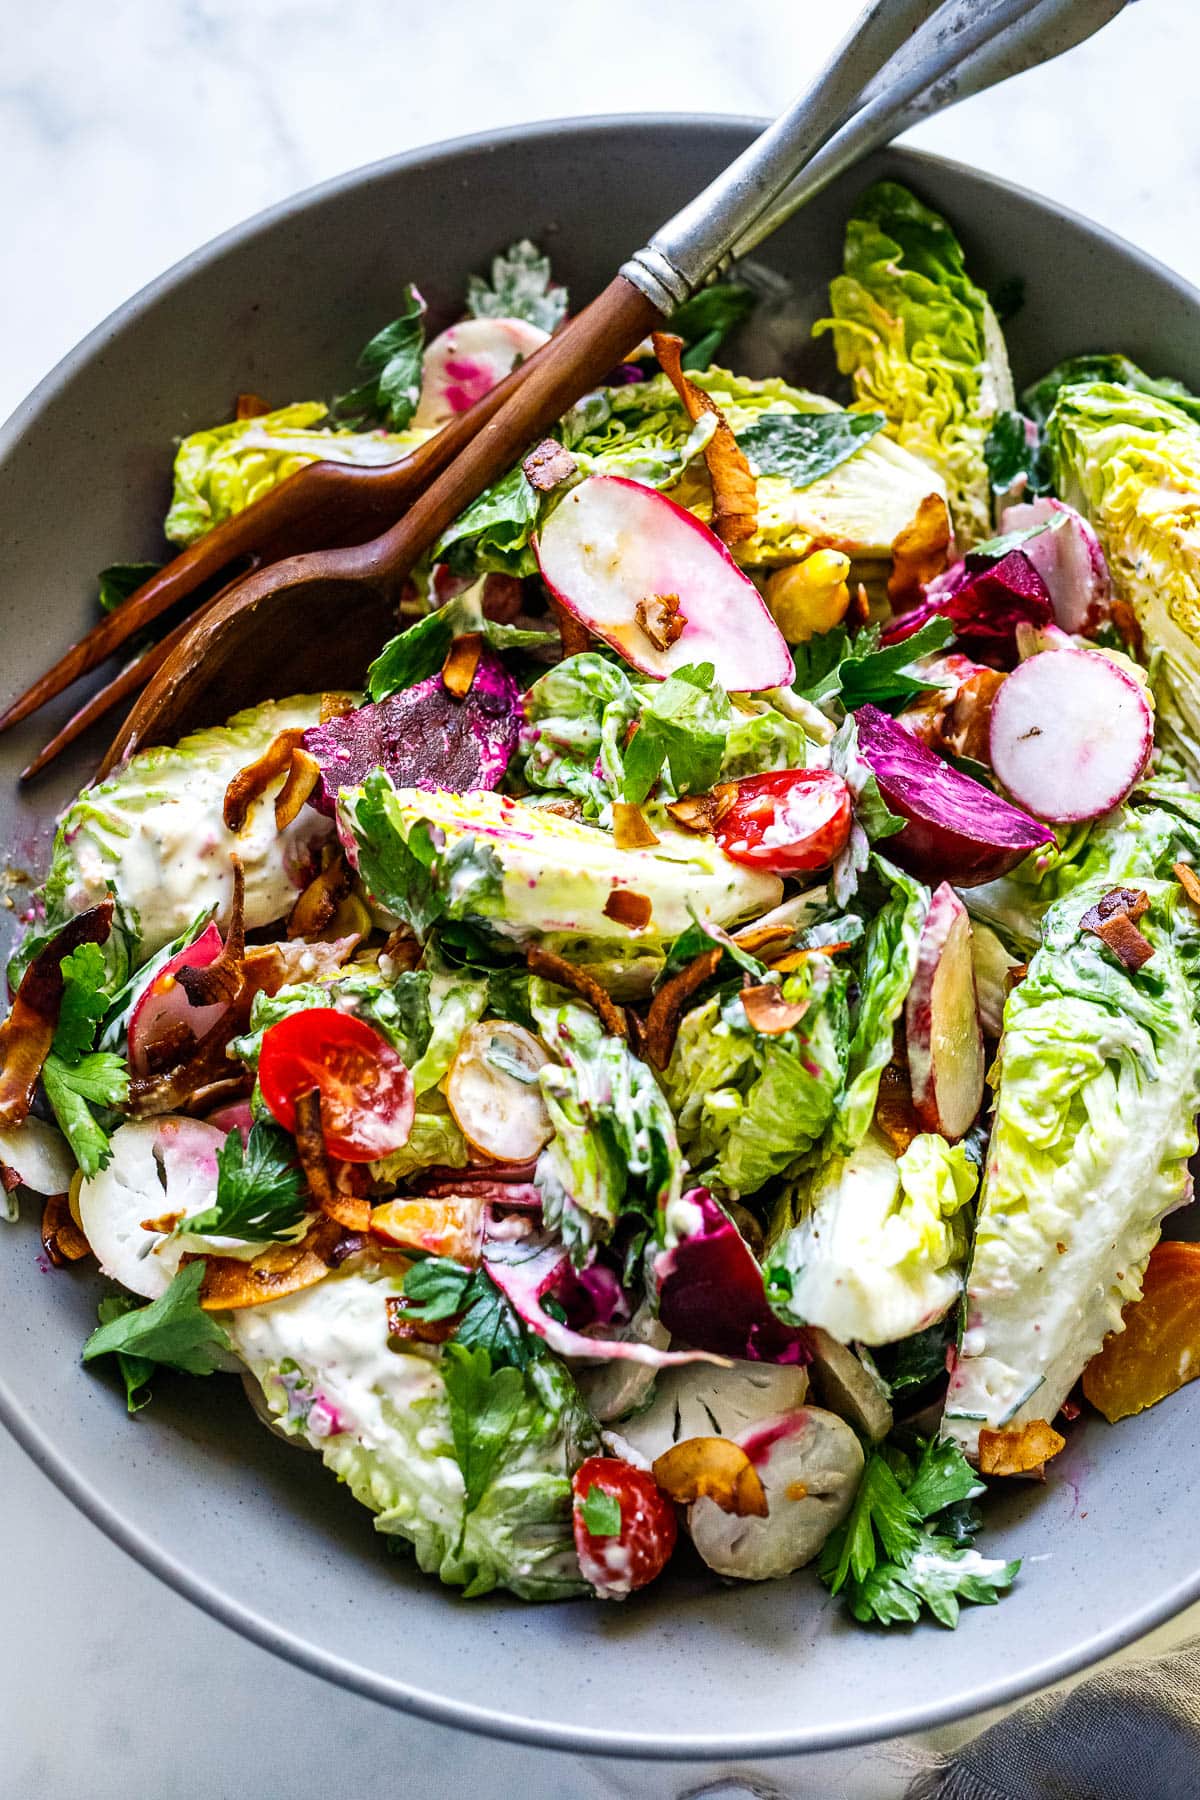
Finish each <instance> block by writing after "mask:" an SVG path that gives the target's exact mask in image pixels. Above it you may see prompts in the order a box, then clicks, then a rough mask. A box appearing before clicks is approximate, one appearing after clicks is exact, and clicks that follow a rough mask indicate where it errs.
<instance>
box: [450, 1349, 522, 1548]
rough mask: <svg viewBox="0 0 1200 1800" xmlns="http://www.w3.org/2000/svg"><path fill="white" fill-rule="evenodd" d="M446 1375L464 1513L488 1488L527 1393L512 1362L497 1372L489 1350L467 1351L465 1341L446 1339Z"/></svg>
mask: <svg viewBox="0 0 1200 1800" xmlns="http://www.w3.org/2000/svg"><path fill="white" fill-rule="evenodd" d="M442 1375H443V1379H444V1381H445V1384H446V1399H447V1401H448V1403H449V1407H450V1434H451V1436H452V1437H453V1439H454V1455H455V1457H456V1459H457V1461H458V1466H459V1468H460V1469H461V1471H462V1478H463V1486H464V1488H465V1489H466V1504H465V1508H464V1518H465V1514H466V1513H470V1512H474V1510H475V1508H476V1507H477V1506H478V1505H479V1502H480V1501H481V1500H482V1499H483V1496H484V1494H485V1493H486V1492H487V1488H488V1483H489V1482H490V1481H491V1479H492V1471H493V1470H494V1469H495V1467H496V1464H497V1462H498V1461H499V1458H500V1452H501V1451H502V1450H503V1448H504V1446H505V1444H506V1443H507V1441H508V1438H509V1435H510V1433H511V1431H512V1428H513V1426H514V1425H515V1424H516V1420H517V1414H518V1412H519V1411H520V1409H521V1402H522V1400H523V1399H524V1397H525V1379H524V1376H523V1375H522V1374H521V1371H520V1370H519V1369H514V1368H512V1367H511V1366H508V1367H506V1368H503V1369H496V1370H494V1371H493V1369H492V1359H491V1357H490V1356H489V1355H488V1353H487V1351H486V1350H467V1349H464V1347H463V1346H462V1345H461V1344H447V1346H446V1348H445V1351H444V1352H443V1356H442Z"/></svg>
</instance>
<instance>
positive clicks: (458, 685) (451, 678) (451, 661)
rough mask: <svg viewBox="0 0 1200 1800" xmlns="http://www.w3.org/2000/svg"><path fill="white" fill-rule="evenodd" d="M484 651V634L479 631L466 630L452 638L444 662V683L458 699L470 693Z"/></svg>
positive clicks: (447, 689)
mask: <svg viewBox="0 0 1200 1800" xmlns="http://www.w3.org/2000/svg"><path fill="white" fill-rule="evenodd" d="M482 653H483V636H482V634H481V633H480V632H478V631H464V632H462V633H461V634H460V635H459V636H458V637H456V638H452V639H451V640H450V648H449V649H448V650H447V652H446V660H445V662H444V663H443V664H442V684H443V686H444V687H445V689H446V692H447V693H448V694H453V695H454V698H455V699H456V700H465V699H466V697H467V695H468V694H469V693H470V691H471V683H472V682H473V681H474V679H475V671H476V669H477V668H478V667H479V658H480V656H481V655H482Z"/></svg>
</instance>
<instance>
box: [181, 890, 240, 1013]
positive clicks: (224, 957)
mask: <svg viewBox="0 0 1200 1800" xmlns="http://www.w3.org/2000/svg"><path fill="white" fill-rule="evenodd" d="M230 861H231V862H232V864H233V900H232V902H231V904H230V908H229V929H228V931H227V932H226V933H225V942H224V944H223V945H222V948H221V954H220V956H218V957H217V959H216V961H215V962H210V963H204V964H202V965H199V966H194V967H190V968H189V967H183V968H179V969H177V970H176V971H175V979H176V981H177V982H178V983H179V985H180V987H181V988H182V989H183V991H184V993H185V994H186V995H187V997H188V1000H189V1002H190V1003H191V1005H193V1006H216V1005H218V1004H220V1003H222V1002H228V1001H232V1000H236V999H237V997H238V995H239V994H240V993H241V991H242V985H243V983H244V982H245V979H246V974H245V961H246V877H245V874H244V873H243V871H242V859H241V857H240V856H232V857H230Z"/></svg>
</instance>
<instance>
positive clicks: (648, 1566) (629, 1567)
mask: <svg viewBox="0 0 1200 1800" xmlns="http://www.w3.org/2000/svg"><path fill="white" fill-rule="evenodd" d="M571 1486H572V1490H573V1492H574V1495H575V1549H576V1551H577V1552H578V1555H579V1568H580V1571H581V1573H582V1575H583V1578H584V1580H585V1581H590V1582H591V1584H592V1586H593V1587H594V1588H595V1590H596V1592H597V1594H599V1596H600V1598H601V1599H602V1600H624V1599H625V1597H626V1595H627V1594H631V1593H632V1592H633V1590H634V1588H641V1587H645V1586H646V1583H647V1582H649V1581H653V1580H654V1577H655V1576H656V1575H661V1574H662V1572H663V1569H664V1568H665V1567H666V1565H667V1563H668V1561H669V1560H670V1556H671V1552H672V1550H674V1548H675V1537H676V1530H677V1527H676V1524H675V1509H674V1507H673V1506H672V1505H671V1502H670V1501H669V1500H668V1499H667V1497H666V1495H665V1494H664V1493H663V1491H662V1489H661V1488H660V1487H659V1485H658V1483H657V1482H656V1481H655V1479H654V1477H653V1475H651V1474H650V1473H649V1472H648V1471H647V1470H645V1469H635V1468H634V1466H633V1464H632V1463H627V1462H621V1461H620V1460H619V1459H618V1458H617V1457H615V1456H589V1457H588V1459H587V1461H586V1462H584V1463H580V1465H579V1467H578V1468H577V1469H576V1471H575V1479H574V1481H573V1482H572V1484H571ZM593 1488H599V1490H600V1492H601V1493H602V1494H605V1495H607V1496H608V1497H609V1498H610V1499H613V1500H615V1501H616V1502H617V1504H618V1506H619V1507H620V1509H621V1529H620V1530H619V1531H618V1532H615V1533H613V1534H612V1535H611V1536H610V1535H608V1534H607V1533H606V1534H600V1533H597V1534H595V1535H593V1533H592V1532H591V1531H589V1530H588V1527H587V1524H586V1522H585V1519H584V1507H585V1505H586V1504H587V1498H588V1495H589V1494H590V1493H591V1491H592V1489H593Z"/></svg>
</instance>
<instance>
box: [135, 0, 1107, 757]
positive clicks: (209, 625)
mask: <svg viewBox="0 0 1200 1800" xmlns="http://www.w3.org/2000/svg"><path fill="white" fill-rule="evenodd" d="M1061 4H1062V0H982V4H981V3H980V0H944V3H943V4H942V5H940V6H936V5H934V4H933V0H874V4H872V5H871V6H869V7H868V8H867V10H866V12H865V13H864V14H863V16H862V18H861V20H860V21H859V23H858V25H857V27H856V28H855V30H854V31H853V32H852V33H851V35H850V37H849V38H848V39H847V40H846V42H845V43H844V44H843V45H842V46H841V47H840V48H839V49H838V50H837V51H836V52H835V53H834V56H833V57H832V58H831V60H830V62H829V64H828V65H827V66H826V68H825V69H824V70H823V71H822V72H821V74H820V76H819V77H818V78H817V80H816V82H815V83H814V85H813V86H812V88H810V89H809V91H808V92H807V93H806V94H805V95H804V96H803V97H802V98H801V99H800V100H799V101H797V102H796V104H795V105H794V106H792V107H791V108H790V109H789V110H788V112H786V113H785V114H783V115H782V116H781V118H780V119H778V120H777V121H776V122H775V123H774V124H773V125H772V126H770V127H769V128H768V129H767V130H766V131H765V132H764V133H763V134H762V135H761V136H760V137H759V138H758V139H757V140H756V141H755V142H754V144H752V145H751V146H750V147H749V149H748V150H747V151H745V152H744V153H743V154H742V155H741V156H740V157H738V158H737V159H736V160H735V161H734V162H733V163H732V164H731V165H730V167H729V168H728V169H727V170H726V171H724V173H723V174H722V175H721V176H719V177H718V178H717V179H716V180H715V181H714V182H713V183H711V184H710V186H709V187H708V188H707V189H705V190H704V192H703V193H702V194H701V195H700V196H698V197H697V199H696V200H694V201H692V202H691V203H690V204H689V205H688V206H687V207H685V208H684V209H683V210H682V211H681V212H680V213H679V214H677V215H676V217H675V218H674V219H672V220H671V221H670V222H669V223H668V224H667V225H666V226H664V227H663V228H662V229H661V230H660V231H659V232H658V233H656V234H655V236H654V237H653V238H652V239H651V240H650V242H649V244H648V245H647V246H646V247H645V248H644V249H643V250H641V251H639V252H638V253H637V254H636V255H635V256H634V257H633V258H632V259H631V260H630V261H629V262H627V263H626V264H625V265H623V267H622V269H621V271H620V273H619V274H618V275H617V276H616V278H615V279H614V280H613V281H612V282H611V283H610V284H609V286H608V287H607V288H606V289H605V290H604V292H603V293H602V294H601V295H600V296H599V298H598V299H597V300H595V301H593V302H592V304H591V305H590V306H589V307H587V308H586V309H585V310H584V311H583V312H582V313H580V314H579V315H578V316H577V317H576V318H575V319H573V320H572V321H571V323H570V324H569V325H568V326H567V327H566V328H565V329H564V330H563V331H562V332H560V333H559V334H558V335H557V336H556V337H555V338H553V339H552V340H551V341H550V342H549V343H548V344H546V345H544V346H543V347H542V349H541V350H540V351H539V352H538V353H537V354H536V356H534V357H531V358H530V359H529V362H528V363H527V364H526V365H525V366H524V367H522V368H521V369H520V370H518V371H516V372H515V374H514V375H513V376H510V377H509V380H508V383H507V384H505V387H504V388H503V389H502V390H500V389H498V390H496V394H495V396H489V398H491V399H493V405H492V406H491V407H487V406H486V405H485V406H484V407H483V408H482V409H480V412H473V413H471V414H469V415H465V416H464V419H463V420H462V421H459V422H456V424H457V426H458V427H459V428H460V429H458V430H456V428H455V427H451V428H450V431H454V432H455V438H454V441H453V443H452V444H451V445H450V446H447V445H445V444H443V454H442V455H440V456H438V457H437V458H436V461H437V462H438V463H439V464H441V465H442V467H441V472H440V473H439V474H437V476H436V478H435V479H434V480H433V481H432V483H431V484H430V485H429V486H428V487H426V488H425V489H424V491H423V492H422V493H420V494H419V496H418V497H417V498H416V499H415V500H414V501H413V503H412V504H411V506H410V508H409V511H408V513H407V514H406V516H405V517H404V518H403V519H401V521H400V522H399V523H398V524H396V525H394V526H392V528H391V529H390V530H389V531H387V532H385V533H384V534H383V536H381V537H379V538H376V539H373V540H371V541H369V542H366V543H358V544H353V545H351V546H349V547H343V548H340V549H325V550H319V551H317V552H315V553H308V554H303V555H299V556H293V557H289V558H287V559H286V560H284V561H282V562H279V563H276V564H273V565H271V566H269V567H264V568H259V569H256V570H255V571H254V572H252V573H251V574H250V575H249V576H247V577H246V578H245V579H243V580H241V581H239V582H236V583H235V584H234V586H233V587H232V588H231V589H230V590H229V591H227V592H226V593H224V594H222V595H220V596H219V597H218V598H217V599H216V600H215V601H212V602H211V603H209V604H208V605H207V606H206V608H205V609H204V611H203V613H202V614H201V616H200V617H199V619H198V620H197V622H196V623H195V624H194V626H193V627H192V629H191V630H190V631H189V632H188V633H187V634H186V635H185V636H184V637H183V639H182V641H181V642H179V643H177V644H176V645H175V646H174V648H173V649H172V650H171V652H170V654H168V655H167V656H166V657H165V659H164V660H163V661H162V663H161V666H160V667H159V668H158V669H157V670H156V672H155V673H154V674H153V675H152V677H151V679H150V682H149V685H148V686H147V688H146V690H145V692H144V693H143V694H142V696H141V698H140V699H139V701H138V702H137V704H136V705H135V707H134V709H133V712H132V713H131V715H130V717H129V719H128V720H127V721H126V723H125V725H124V727H123V728H122V730H121V732H120V733H119V734H118V736H117V738H116V740H115V741H114V743H113V745H112V747H111V749H110V751H109V753H108V756H107V758H106V759H105V763H104V769H105V770H108V769H110V768H112V767H113V766H114V764H116V763H117V762H119V761H121V760H123V759H124V758H125V757H127V756H128V755H130V754H131V753H132V752H133V751H134V750H136V749H138V748H140V747H141V746H143V745H146V744H151V743H160V742H164V741H171V740H173V739H174V738H176V737H177V736H179V735H180V733H181V732H183V731H185V730H187V729H190V728H191V727H193V726H195V725H197V724H200V723H203V722H209V721H211V720H212V719H214V718H217V717H223V716H225V715H226V714H227V713H228V712H230V711H232V710H234V709H236V708H237V707H238V706H241V705H245V704H248V703H252V702H253V701H256V700H258V699H261V698H262V697H263V696H264V694H266V693H278V692H282V691H285V690H289V691H295V690H297V689H298V688H303V687H317V686H323V687H333V686H342V685H353V684H355V683H357V682H358V681H360V680H361V676H362V670H363V668H364V666H365V664H366V662H368V661H369V660H370V659H371V657H372V656H373V655H374V654H375V652H376V651H377V650H378V649H379V647H380V646H381V644H382V643H383V642H384V641H385V639H386V637H387V636H388V635H389V634H390V632H391V631H392V629H393V628H394V622H395V611H396V606H397V603H398V600H399V594H400V590H401V588H402V586H403V583H404V581H405V578H406V577H407V575H408V573H409V571H410V570H411V568H412V566H413V564H414V563H415V562H416V561H417V559H418V558H419V557H420V556H421V555H422V554H423V553H424V552H425V551H426V550H428V549H429V547H430V546H431V545H432V544H433V543H434V542H435V541H436V539H437V537H438V536H439V535H440V533H441V532H442V531H443V530H444V529H445V528H446V527H447V526H448V525H449V524H450V523H451V522H452V521H453V519H455V518H456V517H457V516H458V515H459V513H461V512H462V510H463V509H464V507H465V506H467V505H469V504H470V502H471V501H472V500H473V499H475V498H476V497H477V495H478V494H480V493H481V492H482V491H483V490H484V488H486V487H487V486H488V485H489V484H490V483H491V482H492V481H494V480H495V479H496V478H497V477H498V476H499V475H501V474H502V473H503V472H504V471H505V470H507V469H508V468H509V467H511V466H512V465H513V464H514V463H515V462H516V461H517V460H518V458H519V457H520V455H521V453H522V452H523V451H524V450H525V449H527V448H528V447H529V445H530V444H531V443H532V442H533V441H534V440H535V439H536V438H537V437H538V436H540V435H542V434H544V433H545V431H546V430H547V429H548V428H549V427H550V426H551V425H552V424H554V422H555V421H556V420H557V419H558V418H560V417H561V415H562V414H563V413H564V412H565V411H566V410H567V409H568V408H569V407H570V406H571V405H573V404H574V403H575V401H577V400H578V399H579V398H580V397H581V395H583V394H584V393H586V392H587V391H588V390H589V389H590V388H592V387H594V386H595V385H596V384H597V383H598V382H599V381H600V380H601V379H602V378H603V376H604V375H605V374H606V373H607V372H608V371H609V370H611V369H612V368H613V367H614V366H615V365H616V364H617V363H619V362H621V361H623V360H624V359H625V357H626V356H628V355H629V354H630V352H631V351H632V350H633V349H634V348H636V346H637V345H638V344H639V343H640V342H641V340H642V339H643V338H644V337H645V336H646V334H647V332H648V331H650V330H652V329H654V328H656V327H657V326H658V325H660V324H661V323H662V322H663V320H664V319H665V318H666V317H667V316H668V315H669V314H670V312H671V310H672V309H673V308H674V307H675V306H677V305H678V304H680V303H681V302H682V301H683V300H685V299H686V298H688V297H689V295H690V294H691V293H693V292H694V291H695V290H696V288H697V287H698V286H700V285H702V283H703V281H704V280H705V279H706V278H707V276H708V275H709V274H710V273H711V271H712V270H713V269H715V268H717V267H718V266H720V265H721V263H722V262H723V261H724V260H725V259H726V258H727V257H728V256H729V254H730V253H731V251H732V250H733V249H734V248H735V247H736V246H737V245H739V244H740V243H742V242H744V241H745V239H746V236H747V234H748V233H749V232H751V231H752V229H753V227H754V225H755V222H756V221H758V220H760V219H762V218H764V217H766V216H769V217H770V218H771V222H772V226H774V225H777V224H778V223H780V222H782V217H783V216H784V214H785V212H787V211H789V210H791V208H790V207H789V205H788V200H790V199H791V198H792V196H793V195H794V196H795V199H794V204H796V205H798V204H800V203H801V201H802V200H803V199H804V198H806V197H807V193H806V192H805V191H804V190H803V184H802V183H800V184H799V185H797V183H796V177H797V175H798V173H799V172H800V171H802V170H803V169H804V168H805V166H806V165H808V164H810V163H811V162H812V161H813V160H814V158H816V156H817V153H818V152H819V151H820V150H821V148H822V146H827V147H828V148H827V151H826V157H827V160H829V159H830V158H831V159H832V161H830V165H829V166H830V167H831V168H832V167H833V165H834V164H836V167H838V168H841V167H844V166H846V164H847V163H848V162H849V161H851V160H853V158H854V157H855V156H856V155H861V154H864V153H865V151H866V150H868V149H870V148H873V147H875V145H877V144H878V143H879V142H881V141H885V140H886V138H887V137H888V136H889V135H890V133H891V131H893V130H894V129H896V128H898V125H899V124H901V123H903V122H905V115H906V112H908V111H910V110H911V109H912V108H913V107H914V105H920V107H921V110H922V111H924V112H928V111H930V110H933V107H932V105H931V103H930V101H929V99H928V96H929V95H930V94H931V93H934V92H936V87H935V84H937V83H939V82H942V83H946V82H947V78H956V77H957V75H958V73H959V71H960V70H961V68H962V66H963V63H964V60H965V61H967V62H968V63H969V62H970V60H971V59H973V58H977V57H979V56H980V55H981V53H985V52H987V50H988V47H989V46H992V45H994V44H995V43H997V42H998V41H1000V40H1003V41H1004V43H1005V46H1006V57H1005V59H1004V70H1003V72H1004V73H1007V72H1009V70H1011V69H1012V68H1013V67H1015V66H1018V63H1019V64H1020V66H1029V62H1030V61H1031V60H1039V61H1040V60H1042V59H1043V57H1044V56H1048V55H1051V54H1057V52H1058V51H1059V50H1060V49H1061V48H1062V47H1063V44H1062V42H1061V41H1057V42H1056V41H1055V40H1054V37H1053V34H1048V33H1043V32H1041V31H1040V30H1039V19H1040V20H1041V23H1042V24H1043V25H1044V24H1045V21H1046V18H1047V17H1048V16H1054V17H1057V16H1058V14H1059V13H1060V12H1061ZM1122 4H1124V0H1082V5H1080V3H1079V0H1074V16H1075V17H1076V18H1078V16H1079V14H1080V13H1086V14H1087V16H1088V20H1089V23H1090V28H1091V29H1093V30H1094V29H1096V28H1097V27H1098V26H1099V25H1100V24H1101V23H1103V22H1104V20H1105V19H1106V18H1108V17H1111V16H1112V14H1113V13H1114V12H1115V11H1117V10H1120V7H1121V5H1122ZM922 28H923V29H922ZM1082 35H1086V33H1085V32H1084V31H1083V30H1079V29H1077V30H1076V31H1075V32H1074V33H1073V41H1078V38H1079V37H1080V36H1082ZM1043 45H1044V47H1041V46H1043ZM1017 47H1019V49H1020V56H1018V55H1017V54H1016V48H1017ZM1022 59H1023V60H1022ZM991 66H992V67H994V68H998V65H997V63H996V60H995V56H994V53H993V60H992V65H991ZM960 85H961V84H960V83H959V82H958V81H957V79H951V80H950V81H949V83H948V86H947V98H951V97H957V94H958V92H959V91H960ZM789 188H790V189H791V192H790V193H789V194H788V199H787V200H785V199H784V198H783V196H784V195H785V192H787V190H789ZM482 413H486V415H487V416H486V417H483V416H481V414H482ZM468 428H469V429H470V430H471V432H472V433H473V435H471V436H470V439H469V441H468V442H467V443H466V444H465V445H464V446H463V447H462V448H461V450H460V453H459V454H457V455H456V456H454V457H453V460H449V458H448V457H447V456H446V454H445V452H446V450H447V448H449V449H450V450H451V451H452V450H453V449H454V448H455V447H456V446H457V444H458V442H459V439H460V436H461V435H465V432H466V430H467V429H468ZM443 435H444V437H449V435H450V432H449V431H448V432H447V433H446V434H443ZM432 443H433V444H434V445H436V444H437V443H438V440H437V439H434V440H432ZM431 460H433V459H431ZM325 467H328V465H325ZM399 468H400V469H403V468H404V465H399ZM344 472H345V471H342V473H344ZM391 472H392V473H396V474H397V475H398V474H399V470H396V471H391ZM307 473H312V471H308V472H307ZM355 473H361V472H359V471H356V472H355ZM297 479H298V478H297ZM393 504H394V502H393ZM333 528H334V527H333V520H332V517H330V519H329V529H331V530H332V529H333ZM342 535H343V537H344V535H345V532H344V529H343V533H342Z"/></svg>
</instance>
